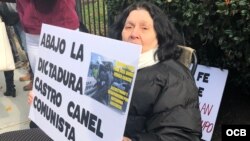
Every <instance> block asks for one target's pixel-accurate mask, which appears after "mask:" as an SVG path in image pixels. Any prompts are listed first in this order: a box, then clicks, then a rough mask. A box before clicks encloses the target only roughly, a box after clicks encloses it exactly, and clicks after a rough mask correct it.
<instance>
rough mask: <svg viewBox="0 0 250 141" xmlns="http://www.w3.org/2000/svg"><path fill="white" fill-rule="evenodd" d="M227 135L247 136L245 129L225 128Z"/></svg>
mask: <svg viewBox="0 0 250 141" xmlns="http://www.w3.org/2000/svg"><path fill="white" fill-rule="evenodd" d="M226 135H227V136H230V137H231V136H235V137H236V136H240V137H242V136H247V130H246V129H227V130H226Z"/></svg>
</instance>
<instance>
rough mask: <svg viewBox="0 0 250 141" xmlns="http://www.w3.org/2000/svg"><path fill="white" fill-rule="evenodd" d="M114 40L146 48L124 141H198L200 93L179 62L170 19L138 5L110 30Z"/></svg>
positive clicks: (140, 3) (155, 9) (158, 12)
mask: <svg viewBox="0 0 250 141" xmlns="http://www.w3.org/2000/svg"><path fill="white" fill-rule="evenodd" d="M111 29H112V31H111V32H110V36H111V37H112V38H115V39H119V40H123V41H126V42H131V43H135V44H140V45H142V54H141V56H140V60H139V70H138V72H137V77H136V80H135V86H134V90H133V97H132V100H131V104H130V109H129V114H128V119H127V123H126V129H125V133H124V136H125V137H124V138H123V141H131V140H132V141H173V140H174V141H198V140H200V138H201V116H200V111H199V106H198V103H199V102H198V90H197V87H196V85H195V81H194V80H193V76H192V75H191V74H190V71H189V70H188V68H186V67H185V66H184V65H182V64H180V63H179V62H178V61H177V58H178V56H179V55H180V51H179V48H177V37H178V34H177V32H176V29H175V28H174V26H173V25H172V24H171V23H170V21H169V20H168V18H167V16H166V15H165V14H164V13H163V12H162V11H161V10H160V9H159V8H158V7H156V6H155V5H153V4H151V3H149V2H137V3H134V4H132V5H131V6H129V7H128V8H127V9H125V10H124V12H123V13H121V15H120V17H119V18H118V19H117V22H116V23H115V24H114V25H113V27H112V28H111Z"/></svg>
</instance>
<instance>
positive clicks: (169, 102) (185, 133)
mask: <svg viewBox="0 0 250 141" xmlns="http://www.w3.org/2000/svg"><path fill="white" fill-rule="evenodd" d="M201 134H202V133H201V115H200V110H199V101H198V89H197V87H196V84H195V81H194V79H193V76H192V75H191V74H190V71H189V70H188V69H187V68H186V67H185V66H183V65H182V64H180V63H179V62H176V61H174V60H168V61H164V62H162V63H158V64H155V65H153V66H150V67H146V68H143V69H140V70H138V72H137V77H136V80H135V86H134V90H133V97H132V100H131V104H130V109H129V114H128V119H127V124H126V129H125V134H124V136H127V137H129V138H131V139H132V140H133V141H198V140H200V138H201Z"/></svg>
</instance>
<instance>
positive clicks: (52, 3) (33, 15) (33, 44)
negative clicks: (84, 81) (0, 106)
mask: <svg viewBox="0 0 250 141" xmlns="http://www.w3.org/2000/svg"><path fill="white" fill-rule="evenodd" d="M0 1H2V2H16V7H17V11H18V14H19V18H20V23H21V25H22V27H23V29H24V32H25V38H26V46H27V54H28V58H29V63H30V66H31V70H32V72H33V74H35V67H36V60H37V57H38V47H39V38H40V33H41V28H42V24H43V23H45V24H50V25H54V26H60V27H64V28H68V29H72V30H78V29H79V19H78V15H77V12H76V2H75V0H0ZM33 125H35V124H33V122H31V125H30V126H33Z"/></svg>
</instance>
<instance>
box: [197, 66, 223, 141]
mask: <svg viewBox="0 0 250 141" xmlns="http://www.w3.org/2000/svg"><path fill="white" fill-rule="evenodd" d="M227 75H228V70H225V69H223V70H222V69H219V68H214V67H208V66H203V65H198V67H197V70H196V72H195V81H196V85H197V86H198V88H199V101H200V105H199V107H200V111H201V118H202V134H203V136H202V139H203V140H205V141H210V140H211V138H212V134H213V131H214V127H215V123H216V118H217V115H218V111H219V108H220V103H221V99H222V95H223V91H224V87H225V84H226V80H227Z"/></svg>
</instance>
